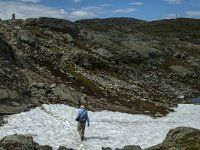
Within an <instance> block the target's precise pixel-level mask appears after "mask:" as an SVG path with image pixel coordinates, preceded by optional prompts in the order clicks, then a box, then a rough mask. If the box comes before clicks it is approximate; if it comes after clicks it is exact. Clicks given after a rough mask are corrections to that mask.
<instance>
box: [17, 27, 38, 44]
mask: <svg viewBox="0 0 200 150" xmlns="http://www.w3.org/2000/svg"><path fill="white" fill-rule="evenodd" d="M17 38H18V40H20V41H22V42H25V43H27V44H30V45H31V46H36V45H37V44H38V43H39V40H38V38H37V37H36V36H35V35H33V34H32V33H31V32H29V31H27V30H20V31H19V32H18V35H17Z"/></svg>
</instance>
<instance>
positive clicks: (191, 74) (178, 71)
mask: <svg viewBox="0 0 200 150" xmlns="http://www.w3.org/2000/svg"><path fill="white" fill-rule="evenodd" d="M170 68H171V70H172V71H173V72H174V73H176V74H177V75H180V76H182V77H186V76H189V77H194V76H195V73H194V72H193V71H191V70H189V69H188V68H185V67H183V66H171V67H170Z"/></svg>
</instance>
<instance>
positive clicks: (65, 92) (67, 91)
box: [52, 85, 82, 105]
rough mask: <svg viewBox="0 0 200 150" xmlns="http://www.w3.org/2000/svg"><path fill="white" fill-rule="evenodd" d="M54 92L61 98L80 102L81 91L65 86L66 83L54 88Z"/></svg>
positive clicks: (76, 102)
mask: <svg viewBox="0 0 200 150" xmlns="http://www.w3.org/2000/svg"><path fill="white" fill-rule="evenodd" d="M52 92H53V93H54V95H56V96H57V97H59V98H60V100H65V101H69V102H73V103H75V104H77V105H78V104H79V101H80V98H81V95H82V94H81V93H79V92H77V91H75V90H73V89H71V88H69V87H67V86H65V85H59V86H57V87H55V88H53V89H52Z"/></svg>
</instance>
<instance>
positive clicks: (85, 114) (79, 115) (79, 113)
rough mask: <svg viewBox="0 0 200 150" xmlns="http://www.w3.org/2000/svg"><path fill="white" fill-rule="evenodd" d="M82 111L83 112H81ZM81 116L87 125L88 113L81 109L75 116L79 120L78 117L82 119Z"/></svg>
mask: <svg viewBox="0 0 200 150" xmlns="http://www.w3.org/2000/svg"><path fill="white" fill-rule="evenodd" d="M83 111H84V112H83ZM82 116H85V117H86V121H87V123H88V124H89V117H88V112H87V110H85V109H83V108H81V109H79V111H78V113H77V115H76V118H79V117H82Z"/></svg>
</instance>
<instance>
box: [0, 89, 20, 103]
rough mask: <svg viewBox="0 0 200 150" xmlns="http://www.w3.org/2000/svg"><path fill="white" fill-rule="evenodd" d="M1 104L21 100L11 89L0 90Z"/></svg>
mask: <svg viewBox="0 0 200 150" xmlns="http://www.w3.org/2000/svg"><path fill="white" fill-rule="evenodd" d="M0 93H1V94H0V102H2V101H6V100H16V99H19V98H20V96H19V94H18V93H17V92H16V91H12V90H9V89H0Z"/></svg>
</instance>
